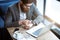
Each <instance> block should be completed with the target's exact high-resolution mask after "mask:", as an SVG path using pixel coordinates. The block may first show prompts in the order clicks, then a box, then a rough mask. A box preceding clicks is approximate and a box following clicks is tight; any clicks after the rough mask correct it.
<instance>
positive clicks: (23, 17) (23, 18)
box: [20, 10, 26, 20]
mask: <svg viewBox="0 0 60 40" xmlns="http://www.w3.org/2000/svg"><path fill="white" fill-rule="evenodd" d="M25 19H26V13H24V12H22V11H21V10H20V20H25Z"/></svg>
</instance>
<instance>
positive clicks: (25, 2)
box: [21, 0, 33, 4]
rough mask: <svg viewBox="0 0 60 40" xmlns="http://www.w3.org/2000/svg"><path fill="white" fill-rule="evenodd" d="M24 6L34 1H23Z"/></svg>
mask: <svg viewBox="0 0 60 40" xmlns="http://www.w3.org/2000/svg"><path fill="white" fill-rule="evenodd" d="M21 1H22V2H23V3H24V4H27V3H32V2H33V0H21Z"/></svg>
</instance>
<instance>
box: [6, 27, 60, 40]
mask: <svg viewBox="0 0 60 40" xmlns="http://www.w3.org/2000/svg"><path fill="white" fill-rule="evenodd" d="M15 28H16V27H11V28H7V30H8V32H9V33H10V35H11V37H12V35H13V31H14V29H15ZM18 28H19V29H20V31H21V33H23V34H25V35H26V34H27V33H26V30H25V29H23V28H20V27H18ZM33 38H34V37H33ZM36 40H59V39H58V38H57V37H56V36H55V35H54V34H53V33H52V32H51V31H48V32H47V33H45V34H43V35H41V36H39V37H38V38H36Z"/></svg>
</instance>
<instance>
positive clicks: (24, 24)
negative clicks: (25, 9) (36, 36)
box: [19, 20, 32, 29]
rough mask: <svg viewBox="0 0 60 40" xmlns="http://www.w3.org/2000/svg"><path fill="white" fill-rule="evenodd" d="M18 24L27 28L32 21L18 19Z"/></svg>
mask: <svg viewBox="0 0 60 40" xmlns="http://www.w3.org/2000/svg"><path fill="white" fill-rule="evenodd" d="M19 24H20V25H22V26H23V27H24V28H25V29H29V28H30V26H31V25H30V24H32V22H31V21H30V20H20V21H19Z"/></svg>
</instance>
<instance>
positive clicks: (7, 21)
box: [5, 13, 19, 27]
mask: <svg viewBox="0 0 60 40" xmlns="http://www.w3.org/2000/svg"><path fill="white" fill-rule="evenodd" d="M15 26H16V27H17V26H19V24H18V21H13V17H12V14H11V13H8V14H6V15H5V27H15Z"/></svg>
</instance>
